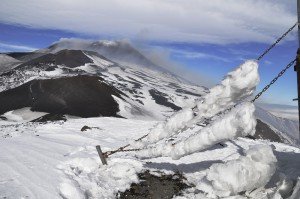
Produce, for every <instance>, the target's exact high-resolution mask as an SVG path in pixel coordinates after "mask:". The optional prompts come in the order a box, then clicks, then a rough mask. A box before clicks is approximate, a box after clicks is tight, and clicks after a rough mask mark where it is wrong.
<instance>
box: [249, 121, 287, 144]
mask: <svg viewBox="0 0 300 199" xmlns="http://www.w3.org/2000/svg"><path fill="white" fill-rule="evenodd" d="M253 137H254V138H256V139H266V140H270V141H272V142H282V143H284V140H283V139H282V138H281V137H280V136H279V135H277V133H276V132H275V131H273V130H272V129H271V128H270V126H269V125H267V124H265V123H264V122H262V121H261V120H259V119H257V125H256V132H255V135H254V136H253Z"/></svg>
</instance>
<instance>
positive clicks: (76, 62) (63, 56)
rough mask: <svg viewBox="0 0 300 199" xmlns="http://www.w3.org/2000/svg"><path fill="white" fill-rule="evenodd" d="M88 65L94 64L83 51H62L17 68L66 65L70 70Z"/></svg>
mask: <svg viewBox="0 0 300 199" xmlns="http://www.w3.org/2000/svg"><path fill="white" fill-rule="evenodd" d="M86 63H93V61H92V60H91V59H90V58H88V57H87V56H86V55H85V54H84V53H83V51H81V50H61V51H59V52H57V53H56V54H46V55H43V56H40V57H38V58H35V59H31V60H29V61H27V62H25V63H23V64H21V65H19V66H18V67H17V68H23V67H28V66H36V67H37V66H43V65H48V66H49V65H64V66H67V67H70V68H75V67H77V66H82V65H84V64H86Z"/></svg>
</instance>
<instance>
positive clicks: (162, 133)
mask: <svg viewBox="0 0 300 199" xmlns="http://www.w3.org/2000/svg"><path fill="white" fill-rule="evenodd" d="M258 83H259V75H258V63H257V61H254V60H248V61H246V62H245V63H243V64H242V65H240V66H239V67H238V68H236V69H235V70H234V71H232V72H230V73H228V74H227V75H226V77H225V78H224V79H223V81H222V82H221V84H219V85H217V86H215V87H213V88H211V89H210V90H209V93H208V94H206V95H205V96H204V97H203V99H202V100H201V101H200V102H198V103H196V104H194V107H190V108H186V109H184V110H181V111H179V112H177V113H175V114H174V115H173V116H171V117H170V118H168V119H167V120H166V121H164V122H161V123H159V124H158V125H157V126H155V127H154V128H153V129H152V130H151V131H150V133H149V135H148V136H147V137H146V139H143V140H141V141H138V142H133V143H131V144H132V146H134V147H145V146H147V145H149V144H152V143H155V142H157V141H159V140H161V139H163V138H166V137H170V136H172V135H175V134H178V133H180V132H181V131H182V130H184V129H185V128H188V127H192V126H193V125H194V124H195V123H197V122H200V121H201V120H203V119H204V118H210V117H212V116H214V115H216V114H217V113H219V112H220V111H223V110H225V109H227V108H228V107H231V106H233V105H235V104H236V103H238V102H240V101H242V100H244V99H245V98H247V97H249V96H250V95H251V94H252V93H253V92H254V91H255V88H256V86H257V84H258Z"/></svg>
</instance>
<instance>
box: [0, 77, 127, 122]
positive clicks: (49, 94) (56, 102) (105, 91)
mask: <svg viewBox="0 0 300 199" xmlns="http://www.w3.org/2000/svg"><path fill="white" fill-rule="evenodd" d="M112 95H115V96H118V97H120V98H122V97H121V92H120V91H118V90H117V89H115V88H114V87H112V86H110V85H107V84H106V83H104V82H103V79H102V78H100V77H94V76H86V75H81V76H75V77H63V78H57V79H47V80H33V81H30V82H28V83H26V84H23V85H21V86H19V87H17V88H14V89H10V90H7V91H3V92H1V93H0V104H1V107H0V114H3V113H5V112H7V111H10V110H15V109H19V108H23V107H31V108H32V110H33V111H42V112H48V113H52V114H70V115H76V116H80V117H96V116H117V112H118V111H119V105H118V103H117V102H116V101H115V100H114V99H113V97H112Z"/></svg>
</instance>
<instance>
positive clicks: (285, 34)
mask: <svg viewBox="0 0 300 199" xmlns="http://www.w3.org/2000/svg"><path fill="white" fill-rule="evenodd" d="M298 24H299V23H298V22H297V23H295V24H294V25H293V26H292V27H290V28H289V29H288V31H286V32H285V33H284V34H283V35H282V36H281V37H279V38H278V39H277V40H276V41H275V43H273V44H272V45H271V46H270V47H269V48H267V49H266V50H265V51H264V52H263V53H262V54H261V55H260V56H259V57H258V58H257V60H258V61H259V60H261V59H262V58H263V57H264V56H265V55H266V54H267V53H268V52H269V51H270V50H271V49H272V48H274V47H275V46H276V45H277V44H278V43H279V42H280V41H281V40H282V39H283V38H285V37H286V36H287V35H288V34H289V33H290V32H291V31H292V30H293V29H294V28H295V27H296V26H297V25H298Z"/></svg>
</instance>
